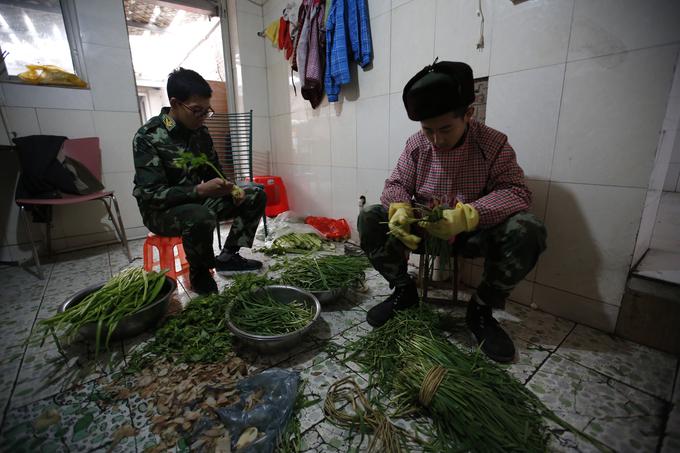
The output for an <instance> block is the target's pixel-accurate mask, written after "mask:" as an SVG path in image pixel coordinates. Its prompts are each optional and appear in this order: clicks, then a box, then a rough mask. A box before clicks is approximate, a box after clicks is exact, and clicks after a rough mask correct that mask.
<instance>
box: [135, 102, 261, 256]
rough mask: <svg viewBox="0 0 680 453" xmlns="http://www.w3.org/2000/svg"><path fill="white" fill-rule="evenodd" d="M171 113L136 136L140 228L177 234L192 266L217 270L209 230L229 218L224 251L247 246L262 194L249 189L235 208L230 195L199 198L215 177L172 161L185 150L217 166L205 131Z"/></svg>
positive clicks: (206, 170)
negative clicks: (199, 190) (200, 190)
mask: <svg viewBox="0 0 680 453" xmlns="http://www.w3.org/2000/svg"><path fill="white" fill-rule="evenodd" d="M168 112H169V109H168V108H164V109H163V110H161V113H160V115H158V116H156V117H153V118H151V119H150V120H149V121H148V122H147V123H146V124H145V125H144V126H142V127H141V128H140V129H139V130H138V131H137V134H136V135H135V137H134V140H133V150H134V161H135V179H134V184H135V187H134V190H133V192H132V194H133V195H134V196H135V198H136V199H137V204H138V206H139V211H140V212H141V214H142V220H143V221H144V225H146V227H147V228H148V229H149V230H150V231H152V232H153V233H155V234H158V235H161V236H181V237H182V243H183V245H184V251H185V253H186V256H187V261H188V262H189V265H190V266H191V267H192V268H195V269H201V268H203V269H206V268H213V267H215V256H214V253H213V232H214V230H215V226H216V225H217V222H218V221H220V220H227V219H233V223H232V227H231V229H230V231H229V235H228V237H227V240H226V242H225V248H227V249H231V248H233V249H238V247H251V246H252V245H253V240H254V238H255V231H256V229H257V226H258V224H259V222H260V219H261V218H262V216H263V215H264V209H265V205H266V196H265V194H264V191H262V190H259V189H257V188H253V187H249V188H246V189H245V193H246V195H245V200H244V201H243V202H242V203H241V204H240V205H239V206H236V205H235V204H234V201H233V199H232V197H231V196H230V195H228V196H225V197H222V198H210V197H209V198H202V197H200V196H199V195H198V193H197V191H196V186H197V185H198V184H200V183H201V182H204V181H208V180H211V179H213V178H216V177H218V175H217V174H216V173H215V171H214V170H212V169H211V168H210V167H209V166H203V167H200V168H191V169H189V170H188V171H186V170H184V169H181V168H177V167H176V166H174V164H173V160H174V159H175V158H177V157H179V156H180V154H181V153H183V152H191V153H193V154H196V155H198V154H200V153H203V154H205V155H206V156H207V157H208V159H209V160H210V161H211V162H212V163H213V165H215V166H216V167H217V168H220V164H219V161H218V159H217V154H216V153H215V150H214V148H213V142H212V138H211V137H210V134H209V133H208V128H207V127H205V126H203V127H200V128H199V129H196V130H190V129H188V128H186V127H184V126H182V125H181V124H180V123H177V122H175V121H174V120H173V119H172V118H171V117H170V116H169V115H168Z"/></svg>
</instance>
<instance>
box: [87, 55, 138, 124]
mask: <svg viewBox="0 0 680 453" xmlns="http://www.w3.org/2000/svg"><path fill="white" fill-rule="evenodd" d="M83 53H84V54H85V65H86V66H87V76H88V78H89V80H88V82H89V83H90V88H91V90H92V99H93V102H94V109H95V110H110V111H117V112H137V111H139V107H138V105H137V88H136V87H135V79H134V76H133V70H132V58H131V57H130V48H129V47H127V48H120V47H108V46H100V45H98V44H89V43H85V44H83Z"/></svg>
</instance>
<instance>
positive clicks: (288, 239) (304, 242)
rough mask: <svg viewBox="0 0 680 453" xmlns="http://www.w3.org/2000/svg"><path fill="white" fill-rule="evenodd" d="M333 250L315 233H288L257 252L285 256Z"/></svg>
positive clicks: (331, 246) (332, 246)
mask: <svg viewBox="0 0 680 453" xmlns="http://www.w3.org/2000/svg"><path fill="white" fill-rule="evenodd" d="M334 249H335V246H334V245H333V244H330V243H328V241H326V240H325V239H321V238H320V237H319V236H318V235H317V234H315V233H288V234H286V235H284V236H281V237H279V238H276V239H274V241H273V242H272V245H271V246H270V247H265V248H261V249H259V250H258V251H260V252H262V253H264V254H266V255H285V254H286V253H308V252H310V251H312V252H314V251H319V250H334Z"/></svg>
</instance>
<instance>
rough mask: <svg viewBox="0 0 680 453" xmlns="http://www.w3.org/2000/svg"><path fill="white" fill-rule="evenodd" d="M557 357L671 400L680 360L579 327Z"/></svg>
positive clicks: (568, 338) (588, 328)
mask: <svg viewBox="0 0 680 453" xmlns="http://www.w3.org/2000/svg"><path fill="white" fill-rule="evenodd" d="M557 353H558V354H560V355H562V356H564V357H567V358H569V359H572V360H574V361H575V362H578V363H580V364H582V365H585V366H587V367H589V368H593V369H595V370H597V371H599V372H601V373H603V374H605V375H607V376H610V377H613V378H615V379H618V380H620V381H621V382H625V383H626V384H629V385H631V386H633V387H635V388H637V389H640V390H643V391H645V392H648V393H650V394H652V395H656V396H658V397H660V398H664V399H666V400H670V397H671V392H672V389H673V378H674V376H675V369H676V365H677V363H678V359H677V358H676V357H674V356H672V355H670V354H667V353H664V352H661V351H657V350H655V349H651V348H649V347H647V346H642V345H639V344H636V343H633V342H631V341H628V340H623V339H621V338H618V337H615V336H612V335H609V334H606V333H604V332H601V331H599V330H595V329H592V328H590V327H586V326H583V325H578V326H576V328H575V329H574V331H573V332H572V333H571V334H569V337H567V339H566V341H565V342H564V344H563V345H562V346H561V347H560V348H559V349H558V351H557Z"/></svg>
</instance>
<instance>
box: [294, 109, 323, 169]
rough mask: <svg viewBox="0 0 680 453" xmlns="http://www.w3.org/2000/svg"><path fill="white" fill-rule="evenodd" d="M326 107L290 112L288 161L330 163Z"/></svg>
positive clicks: (311, 163)
mask: <svg viewBox="0 0 680 453" xmlns="http://www.w3.org/2000/svg"><path fill="white" fill-rule="evenodd" d="M328 116H329V109H328V107H323V108H319V109H317V110H313V111H300V112H294V113H292V114H291V124H292V131H291V132H292V134H293V142H292V144H293V146H292V152H293V154H292V156H291V157H292V158H291V160H290V163H293V164H306V165H330V164H331V139H330V137H331V133H330V120H329V117H328Z"/></svg>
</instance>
